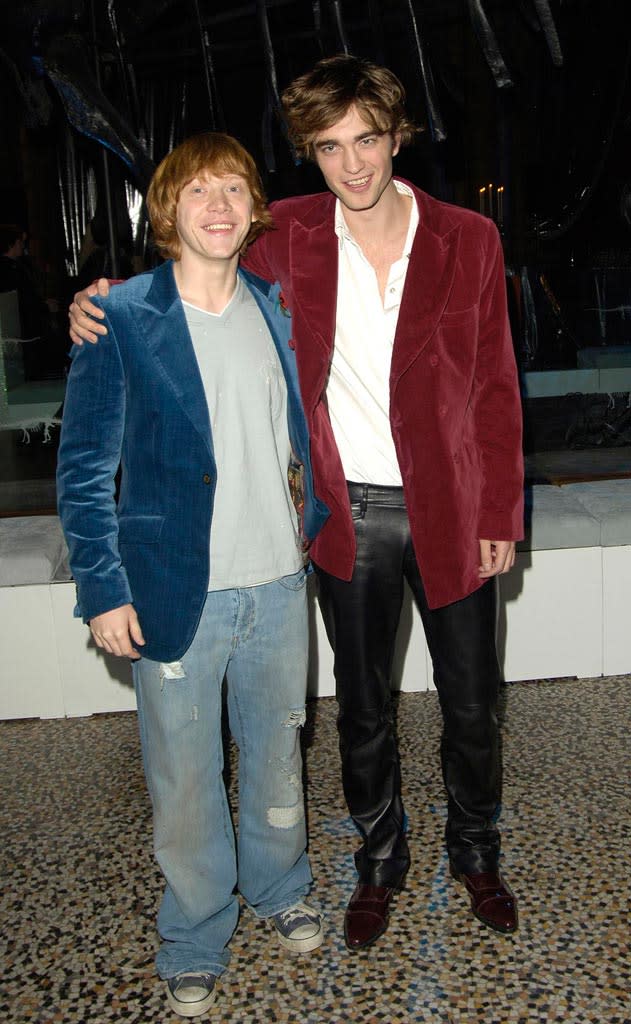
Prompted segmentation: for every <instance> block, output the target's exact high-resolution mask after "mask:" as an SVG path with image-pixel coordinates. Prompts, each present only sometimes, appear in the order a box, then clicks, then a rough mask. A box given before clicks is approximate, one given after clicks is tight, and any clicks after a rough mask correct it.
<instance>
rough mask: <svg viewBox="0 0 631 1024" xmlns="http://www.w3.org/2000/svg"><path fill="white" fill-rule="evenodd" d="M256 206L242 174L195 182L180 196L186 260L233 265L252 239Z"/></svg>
mask: <svg viewBox="0 0 631 1024" xmlns="http://www.w3.org/2000/svg"><path fill="white" fill-rule="evenodd" d="M253 210H254V203H253V199H252V194H251V192H250V189H249V187H248V184H247V182H246V180H245V178H243V177H241V175H239V174H222V175H215V174H208V175H204V176H200V177H199V178H193V180H192V181H189V182H188V184H187V185H185V186H184V188H183V189H182V191H181V193H180V197H179V199H178V203H177V210H176V228H177V233H178V237H179V239H180V242H181V246H182V256H181V258H182V259H183V260H186V261H189V260H193V261H195V262H198V261H200V260H202V261H209V260H210V261H212V262H215V261H217V260H219V261H228V262H230V261H233V262H235V263H236V262H237V261H238V259H239V251H240V249H241V246H242V245H243V243H244V242H245V239H246V238H247V236H248V232H249V230H250V227H251V225H252V221H253V220H256V217H254V216H253Z"/></svg>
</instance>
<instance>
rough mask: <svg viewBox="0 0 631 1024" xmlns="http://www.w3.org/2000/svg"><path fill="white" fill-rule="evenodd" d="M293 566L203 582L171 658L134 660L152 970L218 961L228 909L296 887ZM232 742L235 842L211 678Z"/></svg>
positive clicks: (229, 925)
mask: <svg viewBox="0 0 631 1024" xmlns="http://www.w3.org/2000/svg"><path fill="white" fill-rule="evenodd" d="M306 601H307V595H306V573H305V571H304V570H301V571H300V572H298V573H296V574H295V575H292V576H285V577H284V578H283V579H281V580H277V581H275V582H273V583H266V584H263V585H261V586H258V587H248V588H243V589H234V590H221V591H215V592H212V591H211V592H210V593H209V594H208V595H207V598H206V603H205V606H204V611H203V613H202V616H201V619H200V622H199V626H198V628H197V632H196V634H195V639H194V640H193V643H192V644H191V646H190V648H189V649H188V650H187V651H186V653H185V654H184V655H183V657H182V659H181V661H180V662H175V663H171V664H170V665H161V664H159V663H158V662H154V661H148V660H147V659H144V658H143V659H141V660H140V661H138V662H136V663H135V664H134V684H135V687H136V696H137V700H138V721H139V728H140V740H141V745H142V753H143V761H144V766H145V776H146V779H147V787H148V789H149V793H150V795H151V800H152V803H153V825H154V850H155V855H156V859H157V861H158V863H159V865H160V868H161V870H162V872H163V874H164V877H165V879H166V889H165V893H164V897H163V900H162V905H161V907H160V911H159V914H158V930H159V932H160V936H161V939H162V945H161V947H160V950H159V952H158V956H157V961H156V966H157V969H158V973H159V974H160V976H161V977H162V978H171V977H173V976H174V975H176V974H179V973H180V972H182V971H205V972H209V973H211V974H215V975H219V974H221V973H222V971H223V970H224V969H225V967H226V966H227V964H228V959H229V955H228V952H227V949H226V946H227V944H228V942H229V940H230V938H231V936H232V933H233V932H234V929H235V927H236V924H237V920H238V916H239V904H238V898H237V896H236V892H235V890H238V891H239V892H240V893H241V894H242V896H243V897H244V899H245V900H246V902H247V903H248V904H249V906H250V907H251V909H252V910H253V912H254V913H255V914H256V915H257V916H258V917H262V918H264V917H269V916H270V915H272V914H276V913H278V912H279V911H281V910H286V909H287V908H288V907H291V906H293V904H294V903H296V902H298V901H300V900H301V899H302V898H303V897H304V896H305V895H306V894H307V892H308V891H309V887H310V883H311V871H310V868H309V861H308V859H307V854H306V838H307V837H306V827H305V815H304V796H303V788H302V759H301V753H300V726H301V725H302V724H303V722H304V709H305V694H306V678H307V630H308V627H307V604H306ZM224 676H225V678H226V686H227V702H228V714H229V722H230V731H231V733H232V735H233V737H234V739H235V741H236V743H237V745H238V747H239V824H238V846H237V847H236V848H235V835H234V829H233V824H232V820H231V815H230V810H229V807H228V800H227V797H226V790H225V786H224V780H223V775H222V771H223V764H224V762H223V748H222V732H221V710H222V698H221V692H222V681H223V678H224Z"/></svg>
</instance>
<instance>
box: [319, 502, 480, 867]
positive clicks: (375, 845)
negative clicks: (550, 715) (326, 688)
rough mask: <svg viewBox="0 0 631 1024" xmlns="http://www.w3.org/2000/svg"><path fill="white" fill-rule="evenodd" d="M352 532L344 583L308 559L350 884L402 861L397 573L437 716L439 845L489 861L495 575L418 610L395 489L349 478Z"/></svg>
mask: <svg viewBox="0 0 631 1024" xmlns="http://www.w3.org/2000/svg"><path fill="white" fill-rule="evenodd" d="M349 494H350V498H351V506H352V511H353V518H354V520H355V531H356V535H357V560H356V564H355V569H354V572H353V578H352V580H351V581H350V582H348V583H347V582H345V581H343V580H339V579H337V578H336V577H335V576H330V575H329V574H328V573H325V572H323V571H322V570H321V569H319V568H318V567H317V566H316V569H317V572H318V579H319V600H320V607H321V610H322V615H323V618H324V623H325V627H326V630H327V634H328V637H329V641H330V643H331V646H332V647H333V650H334V652H335V679H336V692H337V699H338V703H339V718H338V728H339V737H340V752H341V758H342V781H343V786H344V794H345V796H346V801H347V804H348V808H349V811H350V813H351V815H352V817H353V820H354V821H355V824H356V826H357V828H358V829H359V832H360V834H361V836H362V838H363V845H362V847H361V849H360V850H358V852H357V853H356V855H355V862H356V865H357V870H358V872H359V877H360V880H361V881H362V882H366V883H370V884H373V885H396V884H397V883H398V882H399V881H400V880H401V879H402V877H403V876H404V874H405V872H406V870H407V868H408V866H409V852H408V846H407V841H406V838H405V834H404V810H403V804H402V800H401V776H400V770H399V755H398V750H397V740H396V734H395V729H394V723H393V718H392V706H391V693H390V681H391V680H390V676H391V669H392V659H393V653H394V644H395V637H396V632H397V626H398V624H399V616H400V612H401V604H402V598H403V581H404V579H405V580H407V582H408V584H409V586H410V588H411V590H412V593H413V595H414V600H415V602H416V605H417V607H418V609H419V612H420V614H421V618H422V621H423V626H424V629H425V636H426V639H427V645H428V647H429V651H430V654H431V657H432V662H433V666H434V682H435V684H436V689H437V691H438V697H439V700H440V706H441V710H442V714H443V735H442V743H441V759H442V770H443V779H444V783H445V787H446V790H447V801H448V815H447V827H446V843H447V849H448V852H449V857H450V861H451V863H452V865H453V866H454V868H455V869H456V870H457V871H467V872H476V871H489V870H494V869H495V868H496V866H497V859H498V854H499V847H500V838H499V833H498V831H497V829H496V827H495V825H494V824H493V817H494V814H495V811H496V809H497V806H498V803H499V799H500V757H499V733H498V724H497V700H498V692H499V678H500V676H499V667H498V662H497V655H496V650H495V581H494V580H490V581H488V582H487V583H486V584H484V585H483V586H482V587H481V588H480V589H479V590H477V591H475V593H473V594H471V595H470V596H469V597H466V598H464V599H463V600H462V601H456V602H454V603H453V604H450V605H447V606H446V607H443V608H438V609H435V610H432V611H430V609H429V608H428V607H427V601H426V599H425V592H424V590H423V583H422V580H421V577H420V573H419V570H418V566H417V563H416V558H415V555H414V551H413V548H412V541H411V537H410V529H409V524H408V517H407V510H406V508H405V503H404V499H403V491H402V489H401V488H397V487H378V486H374V485H369V484H353V483H350V484H349Z"/></svg>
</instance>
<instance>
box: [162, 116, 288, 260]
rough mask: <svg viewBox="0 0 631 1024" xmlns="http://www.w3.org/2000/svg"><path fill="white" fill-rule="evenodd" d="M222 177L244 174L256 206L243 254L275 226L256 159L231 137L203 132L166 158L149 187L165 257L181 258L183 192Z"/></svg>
mask: <svg viewBox="0 0 631 1024" xmlns="http://www.w3.org/2000/svg"><path fill="white" fill-rule="evenodd" d="M222 174H240V175H241V177H242V178H245V180H246V182H247V185H248V188H249V190H250V193H251V195H252V199H253V203H254V208H253V215H254V216H255V217H256V218H257V220H255V221H253V222H252V226H251V228H250V231H249V233H248V236H247V238H246V240H245V242H244V243H243V246H242V248H241V252H242V253H244V252H245V250H246V249H247V247H248V245H250V243H251V242H253V241H254V239H255V238H258V236H259V235H260V234H262V233H263V231H266V230H267V229H268V228H270V227H271V226H272V215H271V213H270V212H269V210H268V209H267V199H266V197H265V192H264V191H263V183H262V181H261V178H260V175H259V172H258V170H257V168H256V164H255V163H254V159H253V157H251V156H250V154H249V153H248V151H247V149H244V147H243V146H242V145H241V143H240V142H238V141H237V140H236V139H234V138H233V137H232V136H231V135H225V134H224V133H223V132H203V133H200V134H199V135H192V136H191V138H190V139H186V140H185V141H184V142H182V143H181V144H180V145H179V146H176V148H175V149H174V150H172V152H171V153H169V154H168V156H165V158H164V160H163V161H162V162H161V163H160V164H159V165H158V167H157V169H156V171H155V173H154V175H153V178H152V179H151V184H150V185H149V191H148V192H147V211H148V213H149V220H150V221H151V227H152V229H153V237H154V242H155V244H156V246H157V248H158V250H159V251H160V253H161V255H162V256H170V257H171V258H172V259H175V260H178V259H179V258H180V255H181V251H182V247H181V244H180V239H179V237H178V233H177V227H176V214H177V204H178V200H179V198H180V194H181V192H182V189H183V188H184V187H185V185H188V183H189V181H192V180H193V178H204V177H206V176H208V175H216V176H221V175H222Z"/></svg>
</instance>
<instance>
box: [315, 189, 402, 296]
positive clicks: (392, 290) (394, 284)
mask: <svg viewBox="0 0 631 1024" xmlns="http://www.w3.org/2000/svg"><path fill="white" fill-rule="evenodd" d="M392 180H393V182H394V187H395V188H396V190H397V192H399V193H401V195H404V196H410V198H411V200H412V210H411V213H410V223H409V225H408V231H407V235H406V237H405V244H404V246H403V252H402V254H401V257H400V259H398V260H397V261H396V263H393V264H392V267H391V268H390V275H389V278H388V284H387V285H386V293H385V298H384V311H387V310H389V309H391V308H392V307H393V306H399V305H400V303H401V294H402V292H403V285H404V284H405V272H406V270H407V261H408V260H409V258H410V253H411V252H412V246H413V244H414V237H415V235H416V229H417V228H418V225H419V219H420V218H419V212H418V203H417V202H416V198H415V196H414V193H413V192H412V189H411V188H410V187H409V185H406V184H405V182H403V181H399V180H398V179H397V178H393V179H392ZM335 234H336V235H337V237H338V239H339V246H340V252H342V251H343V249H344V246H345V245H349V244H350V245H352V246H354V247H355V248H356V249H359V246H358V244H357V242H356V241H355V239H354V238H353V236H352V234H351V233H350V231H349V228H348V224H347V223H346V221H345V219H344V212H343V207H342V204H341V202H340V200H339V199H336V201H335ZM359 251H360V252H361V250H359ZM362 258H364V257H363V253H362Z"/></svg>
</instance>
